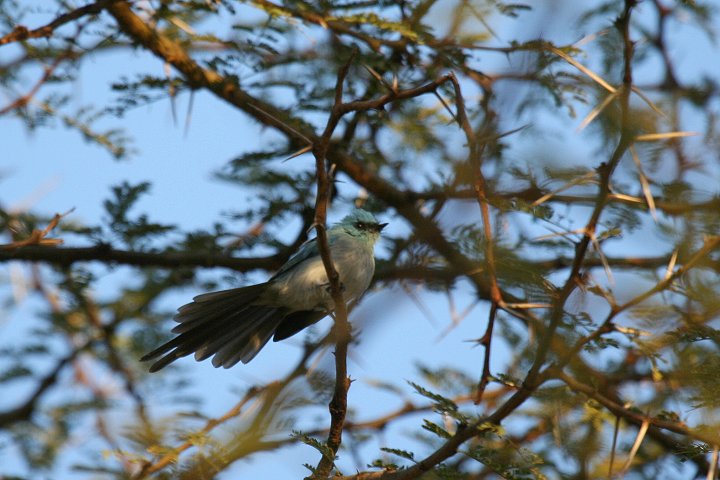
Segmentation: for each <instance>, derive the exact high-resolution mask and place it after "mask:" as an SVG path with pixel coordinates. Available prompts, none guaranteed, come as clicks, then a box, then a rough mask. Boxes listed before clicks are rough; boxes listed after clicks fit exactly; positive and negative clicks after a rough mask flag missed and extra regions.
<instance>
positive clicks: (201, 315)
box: [141, 283, 288, 372]
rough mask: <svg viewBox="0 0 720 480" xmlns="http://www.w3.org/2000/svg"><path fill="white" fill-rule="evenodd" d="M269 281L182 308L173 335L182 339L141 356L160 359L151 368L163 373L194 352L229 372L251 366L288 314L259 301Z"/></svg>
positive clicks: (200, 299) (205, 297) (207, 296)
mask: <svg viewBox="0 0 720 480" xmlns="http://www.w3.org/2000/svg"><path fill="white" fill-rule="evenodd" d="M267 286H268V284H267V283H261V284H259V285H251V286H249V287H243V288H233V289H231V290H222V291H220V292H212V293H205V294H203V295H199V296H197V297H195V298H194V299H193V301H192V302H191V303H188V304H187V305H184V306H182V307H180V308H179V309H178V313H177V314H176V315H175V321H176V322H178V323H179V325H176V326H175V328H173V330H172V331H173V333H178V334H179V335H178V336H177V337H175V338H173V339H172V340H170V341H169V342H167V343H165V344H163V345H161V346H160V347H158V348H156V349H155V350H153V351H152V352H150V353H148V354H147V355H145V356H144V357H142V358H141V360H142V361H148V360H153V359H156V358H158V357H161V358H160V359H159V360H157V361H156V362H155V363H153V365H152V366H151V367H150V371H151V372H155V371H158V370H160V369H161V368H163V367H165V366H167V365H168V364H170V363H172V362H174V361H175V360H177V359H178V358H181V357H184V356H186V355H190V354H191V353H193V352H195V359H196V360H198V361H200V360H205V359H206V358H208V357H211V356H213V355H214V357H213V360H212V363H213V365H214V366H216V367H219V366H221V365H222V366H223V367H225V368H230V367H232V366H233V365H235V364H236V363H238V362H240V361H242V362H243V363H247V362H249V361H250V360H252V359H253V358H254V357H255V355H257V354H258V352H259V351H260V349H261V348H262V347H263V346H264V345H265V344H266V343H267V342H268V340H270V337H272V336H273V334H274V333H275V330H276V329H277V327H278V325H280V323H281V322H282V321H283V318H285V316H286V315H287V313H288V312H287V311H286V310H284V309H282V308H278V307H271V306H267V305H258V304H256V303H254V302H255V301H257V299H258V297H259V296H260V295H262V293H263V292H264V291H265V290H266V289H267Z"/></svg>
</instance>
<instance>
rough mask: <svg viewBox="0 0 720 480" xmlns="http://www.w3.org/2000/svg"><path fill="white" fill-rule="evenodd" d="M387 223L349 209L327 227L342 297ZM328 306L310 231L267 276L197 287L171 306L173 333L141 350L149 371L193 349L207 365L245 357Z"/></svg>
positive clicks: (357, 286) (353, 292) (362, 283)
mask: <svg viewBox="0 0 720 480" xmlns="http://www.w3.org/2000/svg"><path fill="white" fill-rule="evenodd" d="M386 226H387V223H379V222H378V220H377V219H376V218H375V216H374V215H373V214H372V213H370V212H368V211H366V210H362V209H355V210H353V211H352V212H351V213H350V214H348V215H347V216H345V217H344V218H343V219H342V220H341V221H340V222H338V223H337V224H335V225H333V226H332V227H331V228H329V229H328V230H327V238H328V245H329V247H330V255H331V257H332V261H333V264H334V266H335V270H336V271H337V272H338V276H339V279H340V287H341V291H342V294H343V300H345V301H346V302H350V301H352V300H356V299H358V298H359V297H360V296H361V295H362V294H363V293H365V291H366V290H367V289H368V287H369V286H370V282H371V281H372V278H373V275H374V273H375V253H374V249H375V243H376V242H377V240H378V239H379V237H380V232H381V231H382V230H383V229H384V228H385V227H386ZM334 309H335V303H334V302H333V299H332V295H331V293H330V282H329V281H328V277H327V273H326V271H325V266H324V264H323V261H322V258H321V257H320V250H319V248H318V244H317V238H313V239H311V240H308V241H307V242H305V243H304V244H303V245H302V246H301V247H300V248H299V249H298V251H297V253H295V254H294V255H293V256H292V257H290V258H289V259H288V261H287V262H285V264H283V265H282V266H281V267H280V269H279V270H278V271H277V272H276V273H275V275H273V276H272V277H271V278H270V279H269V280H268V281H266V282H264V283H260V284H257V285H249V286H246V287H240V288H232V289H229V290H221V291H217V292H209V293H204V294H202V295H198V296H196V297H195V298H193V301H192V302H190V303H188V304H186V305H183V306H182V307H180V308H179V309H178V311H177V314H176V315H175V317H174V320H175V321H176V322H178V325H176V326H175V327H174V328H173V329H172V332H173V333H176V334H178V335H177V336H176V337H175V338H173V339H172V340H170V341H168V342H167V343H164V344H163V345H161V346H159V347H158V348H156V349H155V350H153V351H151V352H149V353H147V354H146V355H144V356H143V357H142V358H141V359H140V360H141V361H143V362H146V361H150V360H156V359H157V360H156V361H155V362H154V363H153V364H152V366H151V367H150V372H156V371H158V370H160V369H162V368H164V367H166V366H167V365H169V364H170V363H172V362H174V361H175V360H177V359H179V358H182V357H185V356H187V355H190V354H191V353H194V354H195V359H196V360H197V361H203V360H206V359H208V358H210V357H213V358H212V364H213V366H215V367H221V366H222V367H224V368H230V367H232V366H234V365H236V364H237V363H238V362H242V363H248V362H249V361H251V360H252V359H253V358H255V356H256V355H257V354H258V353H259V352H260V350H261V349H262V348H263V347H264V346H265V345H266V344H267V342H268V341H269V340H270V338H271V337H272V338H273V341H275V342H277V341H280V340H284V339H286V338H288V337H291V336H293V335H295V334H296V333H298V332H300V331H301V330H303V329H304V328H306V327H308V326H310V325H312V324H314V323H316V322H318V321H320V320H321V319H322V318H324V317H325V316H327V315H329V314H330V313H332V312H333V310H334Z"/></svg>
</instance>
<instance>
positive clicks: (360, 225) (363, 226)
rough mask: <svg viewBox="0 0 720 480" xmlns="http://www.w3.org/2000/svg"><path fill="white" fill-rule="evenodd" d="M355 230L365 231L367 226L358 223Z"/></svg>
mask: <svg viewBox="0 0 720 480" xmlns="http://www.w3.org/2000/svg"><path fill="white" fill-rule="evenodd" d="M355 228H358V229H360V230H365V224H364V223H363V222H357V223H356V224H355Z"/></svg>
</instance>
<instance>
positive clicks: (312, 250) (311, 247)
mask: <svg viewBox="0 0 720 480" xmlns="http://www.w3.org/2000/svg"><path fill="white" fill-rule="evenodd" d="M318 255H320V250H318V246H317V239H316V238H312V239H310V240H308V241H307V242H305V243H303V244H302V246H301V247H300V249H299V250H298V251H297V253H296V254H295V255H293V256H292V257H290V259H289V260H288V261H287V262H285V263H284V264H283V266H282V267H280V270H278V271H277V272H275V275H273V276H272V278H270V280H268V282H271V281H273V280H274V279H276V278H277V277H279V276H280V275H282V274H283V273H286V272H289V271H291V270H292V269H294V268H295V267H297V266H298V265H299V264H300V263H302V262H304V261H305V260H307V259H309V258H312V257H316V256H318Z"/></svg>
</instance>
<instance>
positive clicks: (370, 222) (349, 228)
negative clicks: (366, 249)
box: [335, 208, 387, 242]
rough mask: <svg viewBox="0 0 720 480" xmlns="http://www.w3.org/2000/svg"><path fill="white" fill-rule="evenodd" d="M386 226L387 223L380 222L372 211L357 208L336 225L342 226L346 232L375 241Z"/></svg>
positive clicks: (337, 226)
mask: <svg viewBox="0 0 720 480" xmlns="http://www.w3.org/2000/svg"><path fill="white" fill-rule="evenodd" d="M386 226H387V223H380V222H378V220H377V218H375V216H374V215H373V214H372V213H370V212H368V211H366V210H362V209H359V208H357V209H355V210H353V211H352V212H351V213H350V214H349V215H347V216H345V218H343V219H342V220H340V222H339V223H338V224H337V225H336V226H335V227H336V228H342V229H343V230H344V231H345V232H346V233H348V234H350V235H353V236H355V237H361V238H366V239H368V240H369V241H372V242H375V241H376V240H377V239H378V237H379V236H380V232H381V231H382V229H383V228H385V227H386Z"/></svg>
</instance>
